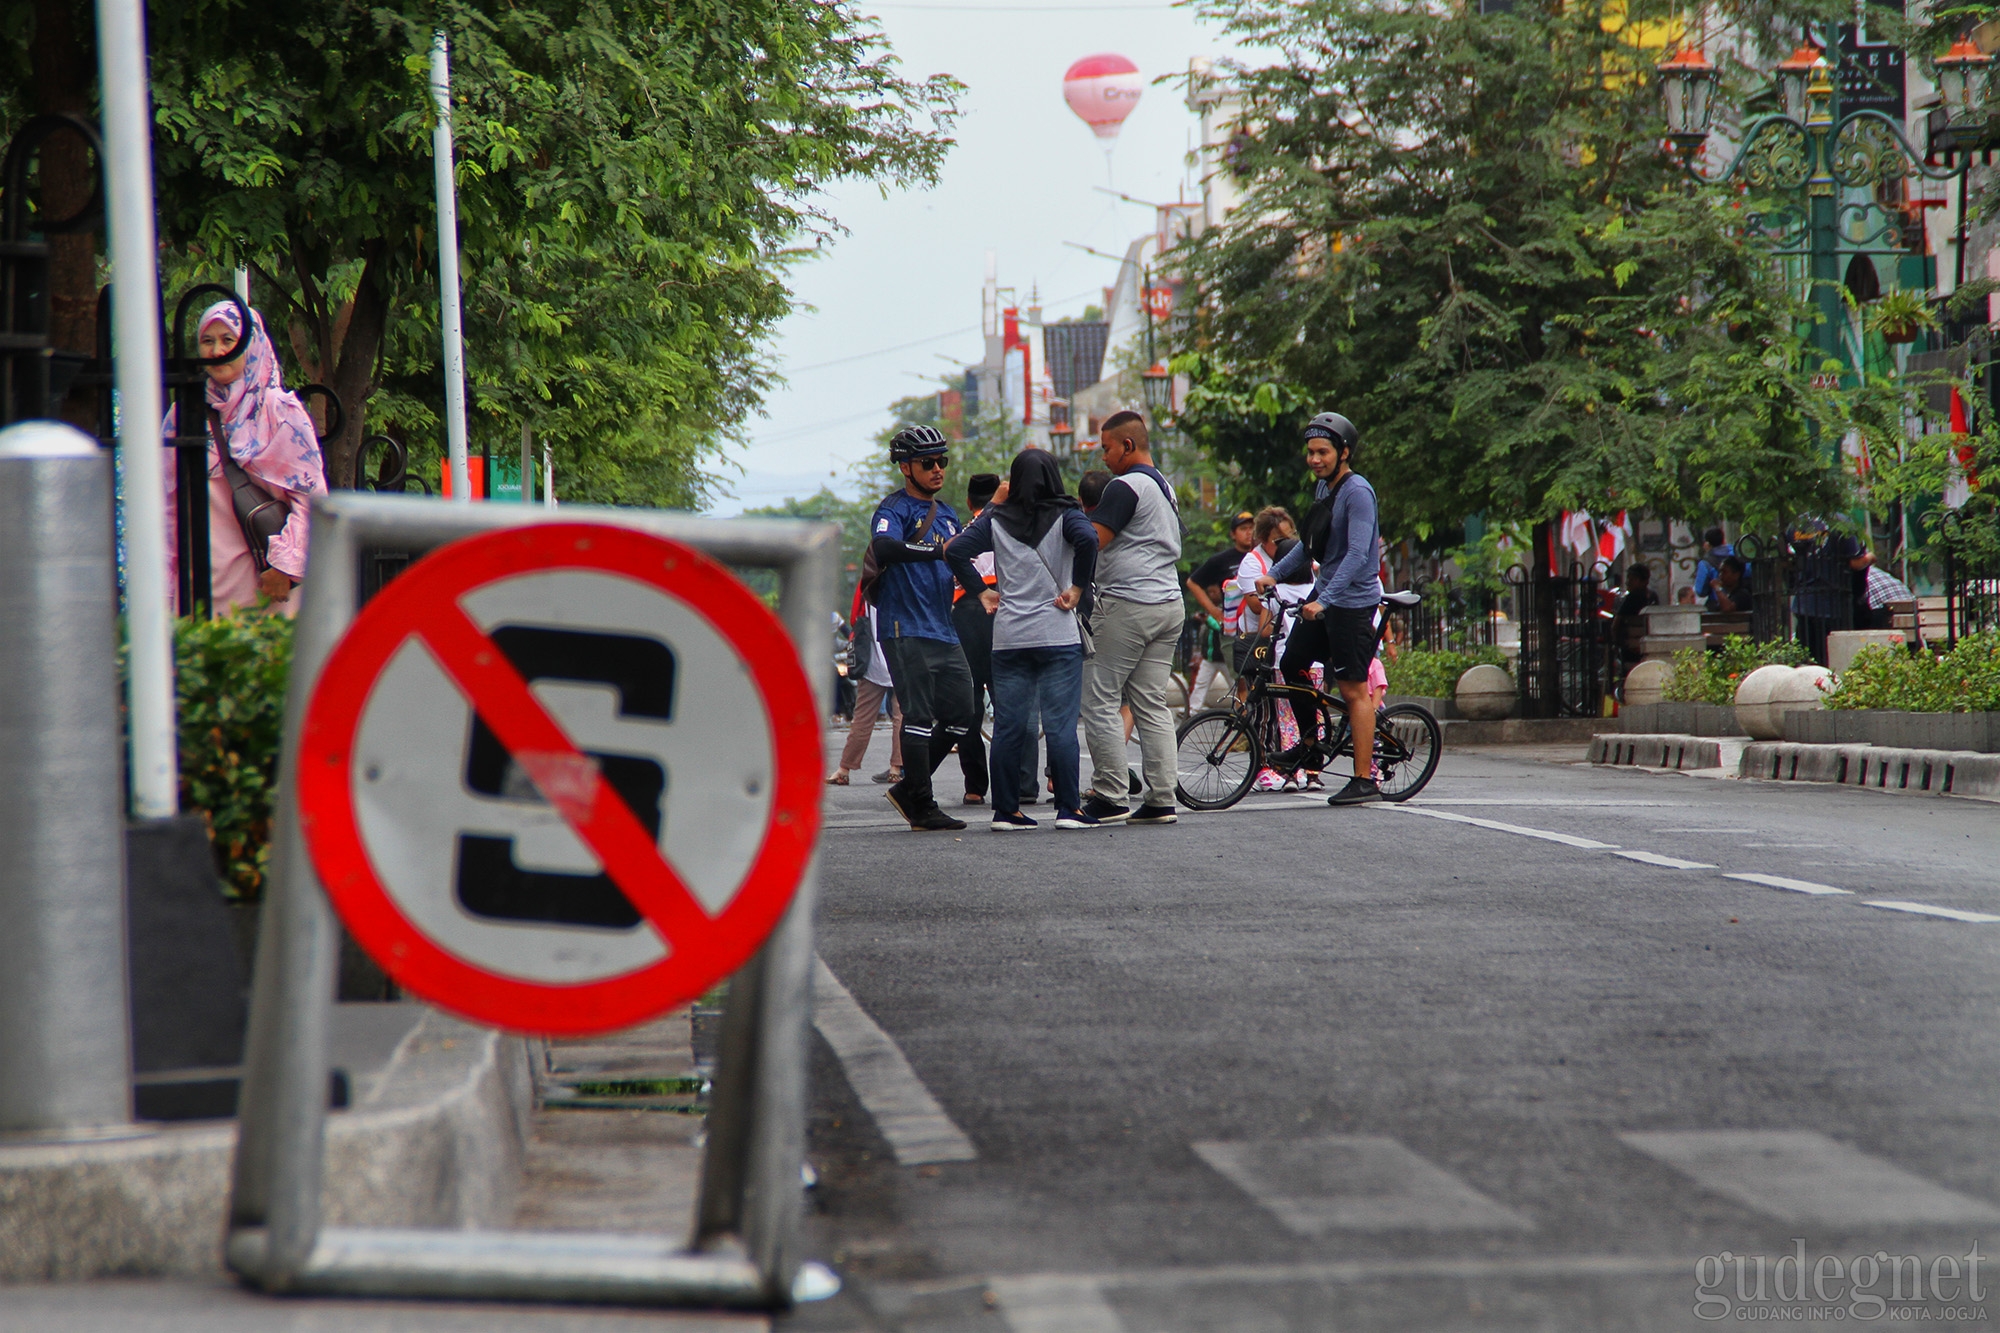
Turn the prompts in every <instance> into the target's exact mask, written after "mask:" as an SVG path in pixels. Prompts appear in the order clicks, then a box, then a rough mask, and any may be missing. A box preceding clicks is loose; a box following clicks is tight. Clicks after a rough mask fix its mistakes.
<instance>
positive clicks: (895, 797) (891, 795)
mask: <svg viewBox="0 0 2000 1333" xmlns="http://www.w3.org/2000/svg"><path fill="white" fill-rule="evenodd" d="M901 787H902V784H901V783H900V782H899V783H897V784H896V785H895V786H894V787H891V788H889V790H887V791H885V792H883V793H882V795H883V797H884V798H885V799H886V800H887V801H888V802H889V804H890V805H893V806H895V807H896V813H897V814H899V815H901V816H902V817H903V818H904V819H905V820H908V822H910V823H912V824H914V823H916V822H917V821H916V820H914V819H911V818H910V807H909V806H907V805H904V804H903V793H902V791H901Z"/></svg>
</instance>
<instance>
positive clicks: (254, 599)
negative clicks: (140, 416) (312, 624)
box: [165, 301, 326, 615]
mask: <svg viewBox="0 0 2000 1333" xmlns="http://www.w3.org/2000/svg"><path fill="white" fill-rule="evenodd" d="M250 319H251V329H250V337H249V338H248V340H247V341H246V343H245V346H244V349H243V351H242V353H241V354H240V355H238V356H236V357H234V358H232V359H230V360H228V361H225V362H223V363H222V364H221V365H215V366H207V367H205V369H206V370H207V371H208V387H207V389H206V395H207V399H208V406H209V409H210V411H211V412H212V413H214V414H215V416H216V417H219V418H220V429H219V430H217V429H215V428H212V427H211V428H210V429H208V430H207V431H206V432H205V433H206V434H207V435H208V437H209V443H208V551H209V568H210V587H211V590H212V592H213V594H214V598H215V609H216V610H217V611H218V612H221V611H226V610H235V609H236V608H237V607H242V606H256V605H258V604H259V603H260V601H269V602H273V603H277V604H278V609H279V610H280V611H282V612H283V613H284V614H286V615H290V614H292V612H293V611H294V609H295V607H294V605H293V603H292V601H291V596H292V589H293V588H295V587H297V586H298V582H299V580H300V579H301V578H303V577H304V576H305V572H306V506H307V504H308V499H307V497H309V496H312V495H323V494H325V492H326V469H325V467H324V465H323V464H322V462H321V461H320V453H319V433H318V431H317V430H315V429H314V427H313V420H312V418H311V417H310V416H308V415H307V414H306V410H305V407H304V406H303V405H302V404H301V403H300V402H299V400H298V397H297V395H295V394H293V393H292V392H291V391H290V390H288V389H286V388H285V383H284V377H283V376H282V375H281V374H280V372H279V369H278V353H277V349H276V348H274V347H273V346H272V345H271V339H270V336H269V335H268V334H266V333H265V331H264V317H263V316H262V315H260V314H258V313H257V312H256V311H254V310H253V311H251V312H250ZM242 321H243V316H242V315H241V314H240V313H239V312H238V310H237V307H236V305H235V304H234V303H233V302H230V301H219V302H217V303H216V304H214V305H212V306H210V307H209V308H208V309H207V310H205V311H203V312H202V316H201V355H202V356H205V357H208V356H220V355H221V354H222V353H224V352H226V351H228V350H229V349H230V348H231V347H233V346H235V345H236V342H237V337H238V334H240V333H241V331H242ZM177 414H178V409H177V408H176V409H173V410H170V411H168V413H167V420H166V426H165V430H166V433H167V434H168V435H176V434H178V433H179V431H178V429H177V426H178V423H177V421H176V420H175V418H176V416H177ZM213 419H214V418H211V420H213ZM197 429H198V428H197ZM188 433H189V434H193V433H194V429H190V431H189V432H188ZM218 434H219V435H220V436H221V437H222V438H223V439H224V440H225V441H227V443H228V446H229V456H230V457H231V458H232V459H233V460H235V463H236V465H237V467H239V468H241V469H242V470H243V471H244V472H246V473H248V474H249V477H250V480H251V482H252V483H254V484H255V486H256V487H257V488H258V489H260V490H262V491H264V492H265V493H266V494H268V495H269V496H270V498H271V499H273V500H275V501H277V502H278V503H279V504H281V505H283V506H284V507H285V508H286V510H288V511H289V517H288V518H287V520H286V522H285V526H284V527H283V528H282V529H280V530H279V531H278V532H277V533H276V534H275V535H274V536H272V537H271V539H270V542H269V544H268V546H267V547H266V549H265V550H264V551H262V552H256V551H252V549H251V542H250V539H249V538H248V537H246V536H245V535H244V532H243V527H242V525H241V524H240V523H239V522H238V521H237V518H236V505H235V500H234V498H233V496H232V495H231V491H230V484H229V480H228V478H227V477H226V476H224V474H223V468H222V459H221V456H220V455H219V453H218V452H217V443H216V436H217V435H218ZM175 473H176V469H174V468H171V467H169V468H168V469H167V586H168V587H170V588H171V587H173V586H174V583H175V579H176V570H175V561H176V552H177V550H178V549H179V548H178V536H177V534H176V530H175V513H176V511H175V506H174V487H175V481H176V475H175Z"/></svg>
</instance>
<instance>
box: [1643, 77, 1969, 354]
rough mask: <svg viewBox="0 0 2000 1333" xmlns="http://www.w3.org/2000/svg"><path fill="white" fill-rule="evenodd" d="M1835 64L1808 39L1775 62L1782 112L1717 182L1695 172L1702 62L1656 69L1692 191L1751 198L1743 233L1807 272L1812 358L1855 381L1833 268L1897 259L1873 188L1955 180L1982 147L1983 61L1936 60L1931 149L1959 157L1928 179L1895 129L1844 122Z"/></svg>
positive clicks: (1838, 275)
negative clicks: (1737, 191) (1744, 190)
mask: <svg viewBox="0 0 2000 1333" xmlns="http://www.w3.org/2000/svg"><path fill="white" fill-rule="evenodd" d="M1841 59H1842V56H1841V53H1840V48H1839V45H1838V43H1836V42H1824V43H1818V44H1815V43H1814V42H1813V41H1812V40H1810V39H1808V41H1807V42H1806V43H1805V44H1804V45H1801V46H1800V47H1799V48H1798V49H1797V50H1796V51H1794V52H1792V54H1791V55H1790V56H1788V57H1786V58H1785V59H1784V60H1783V61H1781V62H1780V63H1779V64H1778V66H1777V68H1776V70H1775V71H1774V73H1775V75H1776V82H1777V85H1778V92H1779V95H1780V100H1781V101H1782V103H1783V106H1784V110H1783V111H1782V112H1781V113H1780V114H1778V115H1768V116H1762V117H1759V118H1757V119H1756V120H1754V121H1752V122H1751V123H1750V124H1748V125H1746V126H1745V127H1744V129H1743V132H1742V135H1741V141H1740V144H1739V146H1738V147H1737V149H1736V152H1735V155H1734V156H1733V157H1732V158H1731V159H1730V161H1729V163H1728V165H1727V166H1725V167H1724V168H1723V169H1722V170H1721V171H1720V172H1719V173H1717V174H1715V175H1713V176H1711V175H1709V174H1708V173H1706V172H1704V171H1703V170H1701V153H1700V149H1701V147H1702V145H1703V144H1704V143H1705V142H1706V141H1707V138H1708V134H1707V130H1708V126H1709V123H1710V117H1711V112H1712V108H1711V106H1710V98H1711V97H1712V89H1713V87H1714V82H1715V75H1714V71H1713V69H1712V68H1711V67H1710V66H1709V63H1708V61H1707V60H1706V59H1705V58H1703V57H1702V56H1701V55H1700V53H1698V52H1694V53H1689V52H1683V53H1682V54H1681V55H1679V56H1677V57H1676V58H1675V59H1672V60H1668V61H1665V62H1663V63H1661V64H1660V65H1658V66H1656V67H1655V68H1656V70H1657V71H1658V74H1659V76H1660V95H1661V109H1662V111H1663V112H1664V113H1665V117H1666V121H1667V131H1668V134H1669V136H1670V137H1671V139H1672V141H1673V144H1674V148H1675V150H1676V154H1677V156H1679V157H1680V159H1681V162H1682V164H1683V166H1684V167H1685V168H1686V169H1687V171H1688V173H1689V174H1690V175H1692V176H1694V177H1695V178H1696V179H1697V180H1702V181H1706V182H1708V183H1711V184H1722V183H1725V182H1732V181H1738V182H1741V183H1742V184H1744V185H1746V186H1748V187H1749V190H1748V195H1749V200H1750V202H1751V203H1752V204H1753V206H1754V207H1756V208H1757V209H1758V210H1759V211H1756V212H1745V213H1744V214H1742V218H1743V221H1744V223H1745V225H1746V226H1747V227H1748V228H1749V230H1750V231H1751V232H1752V233H1753V234H1756V235H1758V236H1759V237H1761V238H1762V239H1763V240H1765V241H1766V242H1768V243H1770V252H1771V253H1772V254H1773V255H1776V256H1782V257H1787V258H1792V259H1798V260H1803V261H1804V268H1805V272H1804V273H1803V275H1802V276H1803V277H1804V278H1805V280H1806V292H1807V294H1808V298H1809V299H1810V300H1811V301H1812V302H1813V303H1814V304H1815V305H1816V306H1817V307H1818V308H1819V313H1818V318H1817V319H1816V320H1815V321H1814V328H1813V341H1814V344H1815V350H1816V353H1817V355H1818V356H1819V357H1820V358H1821V359H1822V361H1835V362H1837V363H1839V364H1840V365H1842V366H1845V367H1848V368H1849V369H1852V368H1853V365H1854V357H1853V354H1852V350H1851V349H1850V348H1849V347H1848V346H1847V337H1846V333H1845V330H1847V328H1848V327H1849V324H1850V320H1849V317H1848V313H1847V310H1846V305H1845V301H1846V296H1845V292H1844V289H1843V287H1842V272H1841V265H1842V264H1843V263H1846V262H1848V260H1849V257H1850V256H1854V255H1866V254H1876V255H1883V256H1895V255H1901V254H1902V253H1903V246H1902V243H1901V225H1900V220H1898V219H1893V218H1887V219H1885V218H1883V217H1882V216H1880V215H1881V214H1882V211H1883V209H1882V205H1881V204H1880V203H1878V202H1877V199H1878V195H1877V191H1878V188H1879V187H1881V186H1884V185H1889V184H1898V183H1900V182H1901V181H1903V180H1904V179H1905V178H1907V177H1911V176H1921V177H1924V178H1925V179H1927V180H1940V181H1941V180H1951V179H1954V178H1957V179H1960V180H1962V179H1963V177H1964V174H1965V171H1966V169H1967V167H1968V166H1970V164H1971V158H1972V154H1971V153H1970V152H1969V151H1964V150H1966V149H1968V148H1971V147H1976V146H1981V145H1984V144H1985V143H1987V142H1988V141H1989V136H1988V131H1987V127H1986V114H1987V97H1988V88H1987V82H1988V80H1987V77H1986V71H1987V69H1988V67H1989V66H1990V64H1991V60H1990V59H1989V58H1988V57H1986V56H1984V55H1982V54H1981V53H1980V51H1979V50H1978V48H1977V47H1976V46H1974V45H1972V43H1970V42H1963V41H1962V42H1959V43H1958V44H1957V45H1955V46H1953V47H1952V48H1951V50H1950V51H1948V52H1946V53H1945V54H1944V55H1943V56H1940V57H1938V58H1937V60H1936V62H1935V68H1936V69H1937V81H1938V86H1939V89H1940V91H1941V92H1942V93H1943V95H1944V99H1945V102H1946V105H1947V107H1949V108H1950V110H1949V112H1948V118H1949V132H1948V134H1947V135H1941V134H1939V133H1938V131H1939V130H1940V129H1943V128H1947V127H1946V126H1944V125H1941V124H1940V122H1943V121H1945V120H1946V119H1947V117H1946V116H1938V115H1935V114H1934V115H1933V120H1932V134H1931V141H1930V149H1931V151H1932V152H1960V153H1962V156H1960V157H1959V159H1958V160H1957V161H1956V162H1953V163H1949V164H1947V165H1945V166H1943V167H1933V166H1931V165H1930V164H1929V162H1927V161H1926V160H1925V154H1923V153H1921V152H1918V151H1917V149H1915V148H1914V147H1912V146H1911V144H1910V141H1909V139H1908V138H1907V137H1906V136H1905V134H1904V130H1903V126H1902V124H1901V123H1900V122H1899V121H1897V120H1896V119H1894V118H1892V117H1890V116H1887V115H1884V114H1883V113H1882V112H1880V111H1877V110H1874V109H1873V108H1869V107H1863V108H1859V109H1857V110H1853V111H1848V112H1845V113H1843V112H1842V111H1841V109H1840V93H1839V77H1838V69H1837V62H1839V61H1840V60H1841ZM1829 60H1832V61H1833V62H1835V63H1834V64H1829V63H1828V62H1829ZM1960 126H1963V127H1964V133H1962V134H1961V133H1959V132H1958V127H1960Z"/></svg>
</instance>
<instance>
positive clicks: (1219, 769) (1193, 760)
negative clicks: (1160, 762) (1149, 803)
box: [1174, 708, 1263, 810]
mask: <svg viewBox="0 0 2000 1333" xmlns="http://www.w3.org/2000/svg"><path fill="white" fill-rule="evenodd" d="M1261 751H1262V747H1260V746H1259V745H1258V744H1257V737H1256V735H1255V734H1254V733H1253V732H1252V731H1251V730H1250V726H1249V724H1248V723H1247V722H1245V721H1244V720H1243V716H1242V714H1240V713H1237V712H1234V711H1233V710H1231V709H1227V708H1211V709H1209V710H1208V711H1206V712H1202V713H1196V714H1195V715H1194V716H1193V717H1191V718H1189V719H1188V720H1187V722H1186V724H1185V725H1183V726H1182V727H1181V730H1180V746H1179V749H1178V751H1177V752H1176V754H1175V756H1174V762H1175V766H1176V767H1177V768H1178V769H1179V772H1180V777H1179V780H1178V781H1177V782H1176V783H1175V785H1174V791H1175V793H1176V794H1178V795H1179V797H1180V800H1181V804H1182V805H1185V806H1187V807H1188V808H1189V809H1191V810H1226V809H1228V808H1229V807H1230V806H1232V805H1235V804H1236V803H1237V802H1238V801H1240V800H1242V799H1243V794H1244V793H1245V792H1247V791H1249V790H1250V784H1251V782H1252V781H1253V780H1255V778H1256V776H1257V769H1258V768H1259V767H1260V766H1261V765H1262V763H1263V755H1262V752H1261Z"/></svg>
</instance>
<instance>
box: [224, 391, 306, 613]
mask: <svg viewBox="0 0 2000 1333" xmlns="http://www.w3.org/2000/svg"><path fill="white" fill-rule="evenodd" d="M208 437H209V439H211V440H213V441H214V442H215V452H216V455H217V457H219V458H220V459H221V460H222V479H223V480H224V481H226V482H228V483H229V500H230V504H231V506H232V507H233V508H234V509H235V510H236V526H238V527H239V528H242V529H243V541H244V543H245V544H246V545H247V546H249V548H250V558H251V559H252V560H255V561H256V562H257V572H258V573H260V574H261V573H263V572H264V571H265V570H267V569H269V568H270V567H271V538H273V537H275V536H277V535H278V534H279V533H281V532H283V531H284V530H285V524H287V523H289V522H291V519H292V511H291V510H290V509H289V508H287V507H286V505H285V503H284V501H282V500H278V499H276V498H274V497H273V496H272V495H271V493H270V492H269V491H267V490H265V489H264V488H263V487H262V486H259V485H258V484H257V483H256V481H255V480H253V479H252V478H251V476H250V474H249V473H248V472H245V471H244V470H243V468H242V465H241V464H239V463H238V462H237V461H236V460H235V458H233V457H231V456H230V453H229V437H228V435H226V434H225V433H224V432H223V429H222V414H221V413H220V412H218V411H216V410H215V409H214V408H212V407H211V408H210V409H209V410H208Z"/></svg>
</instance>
